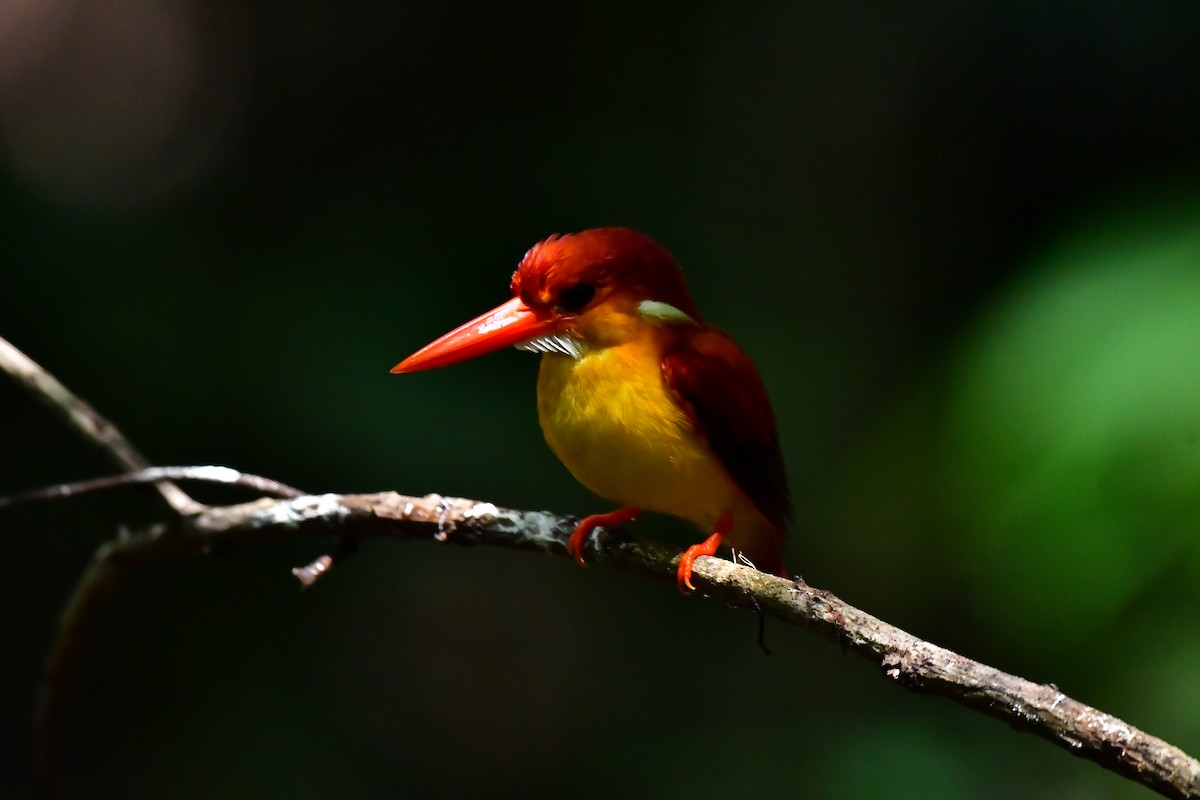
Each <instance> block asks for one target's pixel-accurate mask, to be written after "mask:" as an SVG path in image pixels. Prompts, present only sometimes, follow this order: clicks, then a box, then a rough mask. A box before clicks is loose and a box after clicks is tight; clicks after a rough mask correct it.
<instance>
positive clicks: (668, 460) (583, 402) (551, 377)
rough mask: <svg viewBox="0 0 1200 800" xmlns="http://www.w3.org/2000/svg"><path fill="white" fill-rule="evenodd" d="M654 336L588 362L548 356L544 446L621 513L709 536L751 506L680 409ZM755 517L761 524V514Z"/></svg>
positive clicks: (541, 409)
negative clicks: (673, 521) (727, 514)
mask: <svg viewBox="0 0 1200 800" xmlns="http://www.w3.org/2000/svg"><path fill="white" fill-rule="evenodd" d="M661 361H662V348H661V345H659V344H658V343H657V342H656V341H655V339H654V338H653V337H650V338H641V337H639V338H638V339H635V340H633V341H630V342H627V343H624V344H620V345H616V346H612V347H606V348H602V349H597V350H593V351H589V352H587V353H585V354H584V355H583V356H582V357H581V358H578V359H575V358H572V357H569V356H563V355H557V354H547V355H544V356H543V357H542V364H541V370H540V372H539V375H538V416H539V418H540V420H541V425H542V431H543V433H544V434H545V437H546V442H547V443H548V444H549V445H550V448H551V449H552V450H553V451H554V453H555V454H556V455H557V456H558V457H559V458H560V459H561V460H562V462H563V464H565V465H566V467H567V469H569V470H570V471H571V474H573V475H574V476H575V478H576V479H577V480H578V481H579V482H580V483H582V484H583V485H584V486H586V487H588V489H590V490H591V491H593V492H595V493H596V494H598V495H600V496H601V497H603V498H605V499H607V500H610V501H612V502H614V503H617V504H619V505H621V506H630V507H634V508H640V509H645V510H647V511H657V512H660V513H665V514H672V515H674V516H677V517H681V518H683V519H686V520H688V521H690V522H692V523H693V524H694V525H696V526H697V527H698V528H700V529H702V530H705V531H708V530H711V529H712V526H713V525H714V523H715V522H716V520H717V518H718V517H719V516H720V515H721V514H722V513H723V512H724V511H727V510H728V511H733V512H734V514H735V523H736V519H737V517H738V516H739V510H740V511H741V514H740V516H741V517H742V519H745V518H746V515H747V513H748V512H747V511H746V508H747V505H748V500H747V498H746V497H745V495H744V494H743V493H742V492H741V491H740V490H739V489H738V488H737V486H736V484H734V483H733V480H732V479H731V478H730V477H729V474H728V473H727V472H726V471H725V470H724V468H722V467H721V465H720V464H719V462H718V461H717V460H716V457H715V456H714V455H713V454H712V452H711V451H710V450H709V449H708V447H707V446H706V445H705V444H704V442H703V441H701V440H700V438H699V437H697V436H696V434H695V433H694V432H693V430H692V426H691V423H690V421H689V419H688V418H687V415H686V414H685V413H684V412H683V411H682V410H681V409H680V408H679V407H678V406H677V405H676V404H675V402H674V400H673V399H672V397H671V396H670V393H669V390H668V388H667V386H666V385H665V383H664V381H663V377H662V371H661V366H660V365H661ZM749 513H753V514H754V515H755V516H758V515H757V512H756V511H754V512H749Z"/></svg>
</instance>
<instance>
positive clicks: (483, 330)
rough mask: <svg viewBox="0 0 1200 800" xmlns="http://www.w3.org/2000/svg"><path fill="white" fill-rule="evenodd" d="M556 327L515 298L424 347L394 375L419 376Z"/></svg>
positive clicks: (397, 367)
mask: <svg viewBox="0 0 1200 800" xmlns="http://www.w3.org/2000/svg"><path fill="white" fill-rule="evenodd" d="M553 325H554V321H553V320H543V319H538V317H537V316H536V315H535V314H534V313H533V311H531V310H530V308H529V306H527V305H525V304H524V303H523V302H521V298H519V297H514V298H513V299H512V300H509V301H508V302H507V303H504V304H503V305H500V306H497V307H496V308H493V309H492V310H491V311H489V312H487V313H486V314H481V315H480V316H478V317H476V318H475V319H473V320H471V321H470V322H467V323H464V324H462V325H459V326H458V327H457V328H455V329H454V330H452V331H450V332H449V333H447V334H446V335H445V336H442V337H440V338H439V339H436V340H434V341H432V342H430V343H429V344H427V345H425V346H424V347H422V348H421V349H420V350H418V351H417V352H415V353H413V354H412V355H411V356H409V357H408V358H406V359H404V360H403V361H401V362H400V363H399V364H397V365H396V366H394V367H392V372H417V371H419V370H423V369H434V368H435V367H444V366H447V365H448V364H457V363H458V362H459V361H466V360H467V359H469V358H475V357H476V356H482V355H486V354H487V353H494V352H495V351H497V350H500V349H502V348H505V347H511V346H513V345H515V344H518V343H520V342H523V341H525V340H526V339H534V338H537V337H538V336H545V335H546V334H549V333H551V332H552V330H553Z"/></svg>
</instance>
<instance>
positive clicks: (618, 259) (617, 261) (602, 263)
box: [392, 228, 700, 372]
mask: <svg viewBox="0 0 1200 800" xmlns="http://www.w3.org/2000/svg"><path fill="white" fill-rule="evenodd" d="M511 288H512V294H513V297H512V299H511V300H509V301H508V302H506V303H504V304H502V305H500V306H497V307H496V308H494V309H492V310H491V311H489V312H487V313H486V314H483V315H481V316H479V317H476V318H475V319H473V320H471V321H470V322H468V323H466V324H464V325H461V326H459V327H458V328H455V329H454V330H452V331H450V332H449V333H447V334H446V335H445V336H442V337H441V338H440V339H437V340H436V341H434V342H431V343H430V344H428V345H426V346H425V347H423V348H421V349H420V350H418V351H417V352H416V353H414V354H413V355H411V356H409V357H408V358H406V359H404V360H403V361H401V362H400V363H399V364H397V365H396V366H395V367H393V368H392V372H416V371H418V370H423V369H432V368H434V367H441V366H446V365H447V364H454V363H456V362H459V361H465V360H467V359H469V358H474V357H476V356H481V355H484V354H485V353H490V352H493V351H495V350H499V349H501V348H503V347H509V346H516V347H520V348H522V349H526V350H535V351H539V352H558V353H562V354H564V355H570V356H575V357H578V356H580V355H581V354H582V353H583V352H585V351H586V350H587V349H590V348H594V347H606V346H610V345H613V344H617V343H620V342H621V341H625V340H626V339H628V338H629V337H630V336H631V335H633V334H634V332H635V331H636V330H637V328H638V326H640V325H644V324H646V323H647V322H658V323H667V324H687V323H691V322H699V320H700V315H699V313H698V312H697V311H696V307H695V304H694V303H693V302H692V298H691V295H690V294H688V290H687V284H685V283H684V280H683V273H682V272H681V271H680V269H679V265H678V264H676V263H675V259H674V258H672V257H671V254H670V253H668V252H667V251H666V250H665V249H663V247H662V246H661V245H660V244H659V243H658V242H656V241H654V240H653V239H651V238H650V237H649V236H646V235H645V234H643V233H638V232H637V231H632V230H629V229H628V228H593V229H591V230H586V231H581V232H580V233H572V234H567V235H565V236H552V237H550V238H549V239H546V240H545V241H543V242H539V243H538V244H536V245H534V246H533V247H531V248H530V249H529V252H527V253H526V254H525V257H524V258H522V259H521V263H520V264H518V265H517V269H516V271H515V272H514V273H513V276H512V286H511Z"/></svg>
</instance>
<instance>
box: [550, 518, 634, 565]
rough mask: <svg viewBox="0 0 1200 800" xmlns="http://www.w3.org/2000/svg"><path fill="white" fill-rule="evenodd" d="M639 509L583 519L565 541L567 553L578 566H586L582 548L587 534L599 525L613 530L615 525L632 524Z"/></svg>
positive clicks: (585, 542)
mask: <svg viewBox="0 0 1200 800" xmlns="http://www.w3.org/2000/svg"><path fill="white" fill-rule="evenodd" d="M641 513H642V510H641V509H640V508H618V509H617V510H616V511H610V512H608V513H607V514H592V515H591V516H590V517H584V518H583V519H581V520H580V521H579V524H578V525H576V526H575V531H574V533H572V534H571V538H570V539H568V540H567V552H568V553H570V554H571V555H573V556H575V560H576V561H578V562H579V563H580V564H584V565H586V564H587V562H586V561H584V560H583V546H584V545H585V544H587V537H588V534H590V533H591V532H592V530H593V529H594V528H596V527H598V526H600V525H603V526H604V527H606V528H613V527H616V526H617V525H624V524H625V523H626V522H633V521H634V520H635V519H637V518H638V514H641Z"/></svg>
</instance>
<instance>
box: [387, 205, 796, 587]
mask: <svg viewBox="0 0 1200 800" xmlns="http://www.w3.org/2000/svg"><path fill="white" fill-rule="evenodd" d="M512 294H513V297H512V299H511V300H509V301H508V302H507V303H504V304H503V305H500V306H498V307H496V308H494V309H493V310H491V311H489V312H487V313H486V314H483V315H482V316H480V317H478V318H476V319H473V320H471V321H470V322H468V323H466V324H465V325H461V326H460V327H458V328H456V329H454V330H453V331H451V332H450V333H447V334H446V335H445V336H443V337H441V338H440V339H438V340H437V341H434V342H432V343H430V344H428V345H426V346H425V347H423V348H422V349H421V350H419V351H417V352H416V353H414V354H413V355H411V356H409V357H408V358H406V359H404V360H403V361H401V362H400V363H399V364H397V365H396V366H395V367H393V368H392V372H414V371H417V370H422V369H431V368H433V367H441V366H445V365H447V364H453V363H455V362H458V361H464V360H466V359H468V358H473V357H475V356H480V355H483V354H485V353H490V352H492V351H495V350H499V349H500V348H502V347H507V346H510V345H515V346H516V347H517V348H519V349H522V350H532V351H535V352H540V353H542V354H543V355H542V363H541V369H540V371H539V374H538V392H537V397H538V417H539V419H540V421H541V425H542V432H543V433H544V434H545V437H546V442H547V443H548V444H549V445H550V449H551V450H553V451H554V453H555V455H557V456H558V457H559V459H560V460H561V461H562V462H563V463H564V464H565V465H566V466H567V469H569V470H570V471H571V474H572V475H574V476H575V478H576V479H577V480H578V481H579V482H580V483H582V484H583V485H584V486H586V487H587V488H588V489H590V490H591V491H593V492H595V493H596V494H598V495H599V496H601V497H603V498H605V499H607V500H610V501H612V502H614V503H616V504H618V505H619V506H621V508H620V509H619V510H617V511H613V512H610V513H607V514H595V515H593V516H590V517H587V518H585V519H584V520H583V521H582V522H580V523H579V525H578V527H577V528H576V529H575V532H574V533H573V534H572V535H571V539H570V542H569V543H568V550H570V552H571V554H572V555H574V556H575V557H576V559H578V560H579V562H580V563H583V549H584V545H585V544H586V541H587V536H588V534H589V533H590V532H591V531H592V529H593V528H595V527H596V526H597V525H618V524H621V523H624V522H628V521H630V520H632V519H634V518H636V517H637V516H638V514H640V513H641V512H642V511H643V510H646V511H656V512H660V513H664V514H671V515H673V516H676V517H680V518H682V519H684V520H686V521H688V522H690V523H692V524H693V525H695V526H696V527H697V528H699V529H700V530H701V531H703V532H705V533H707V534H709V536H708V538H707V539H705V540H704V541H703V542H701V543H700V544H696V545H693V546H691V547H689V548H688V549H687V550H686V551H685V552H684V553H683V555H682V557H681V558H680V561H679V568H678V581H679V588H680V590H681V591H682V590H683V589H684V587H687V588H689V589H693V588H694V587H693V586H692V583H691V574H692V564H693V562H694V561H695V559H696V558H697V557H699V556H702V555H713V554H715V553H716V552H717V549H718V548H719V547H721V545H722V544H727V545H729V546H730V547H731V548H733V549H734V550H737V551H740V552H742V553H743V554H744V555H745V556H746V558H748V559H749V560H750V561H751V562H752V563H753V564H754V565H755V566H757V567H758V568H759V569H761V570H764V571H766V572H772V573H776V574H783V573H782V570H783V563H782V556H783V536H784V531H785V529H786V527H787V522H788V520H789V518H790V516H791V503H790V501H789V500H788V487H787V478H786V476H785V474H784V466H783V456H782V454H781V453H780V450H779V436H778V434H777V432H776V429H775V415H774V413H773V412H772V410H771V402H770V400H769V399H768V398H767V391H766V388H765V387H764V386H763V382H762V378H760V377H759V375H758V370H756V369H755V368H754V363H753V362H752V361H751V360H750V357H749V356H747V355H746V353H745V352H744V351H743V350H742V349H741V348H740V347H738V345H737V344H736V343H735V342H734V341H733V339H731V338H730V337H729V336H728V335H727V334H725V333H724V332H723V331H721V330H718V329H717V328H715V327H713V326H712V325H709V324H708V323H706V322H704V320H703V319H702V318H701V317H700V313H699V311H697V310H696V305H695V303H693V302H692V298H691V295H690V294H689V293H688V289H687V285H686V284H685V283H684V280H683V273H682V272H681V271H680V269H679V266H678V265H677V264H676V263H675V260H674V258H672V257H671V254H670V253H668V252H667V251H666V250H664V249H663V247H662V246H661V245H659V244H658V242H656V241H654V240H653V239H651V238H650V237H649V236H646V235H645V234H642V233H638V232H636V231H632V230H629V229H627V228H596V229H593V230H586V231H582V232H580V233H574V234H568V235H565V236H552V237H550V238H549V239H546V240H545V241H544V242H540V243H539V244H536V245H534V246H533V247H532V248H531V249H530V250H529V252H527V253H526V254H525V257H524V258H522V259H521V263H520V264H519V265H517V270H516V272H514V273H513V276H512Z"/></svg>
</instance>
